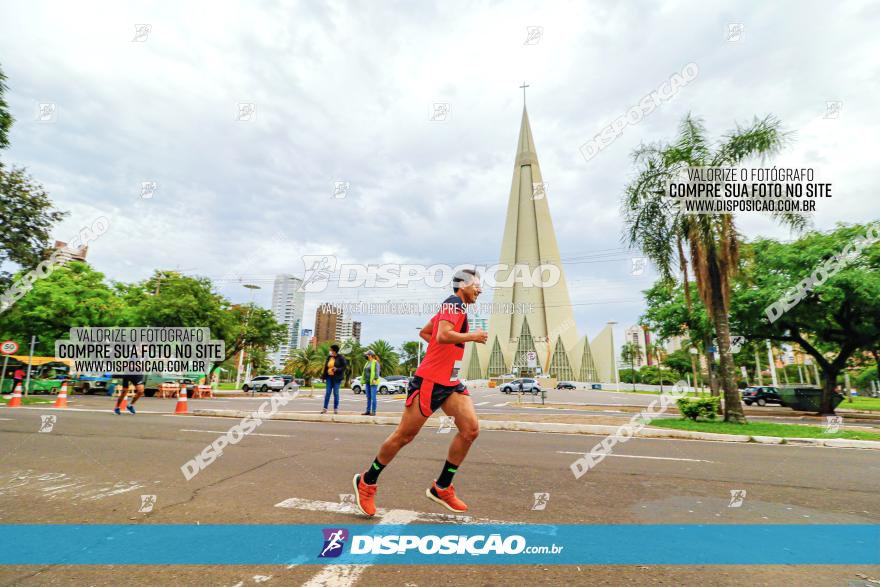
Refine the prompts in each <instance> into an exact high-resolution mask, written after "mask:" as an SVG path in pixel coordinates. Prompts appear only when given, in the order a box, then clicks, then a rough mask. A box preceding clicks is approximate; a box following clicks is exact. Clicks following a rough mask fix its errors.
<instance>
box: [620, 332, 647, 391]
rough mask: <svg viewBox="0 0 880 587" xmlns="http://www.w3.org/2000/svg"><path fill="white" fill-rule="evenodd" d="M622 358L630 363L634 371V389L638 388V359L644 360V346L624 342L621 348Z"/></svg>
mask: <svg viewBox="0 0 880 587" xmlns="http://www.w3.org/2000/svg"><path fill="white" fill-rule="evenodd" d="M620 358H621V359H623V362H624V363H629V365H630V369H631V370H632V372H633V378H632V384H633V391H635V390H636V365H635V363H636V361H639V362H641V361H642V347H640V346H639V345H637V344H634V343H631V342H627V343H624V344H623V346H622V347H621V348H620Z"/></svg>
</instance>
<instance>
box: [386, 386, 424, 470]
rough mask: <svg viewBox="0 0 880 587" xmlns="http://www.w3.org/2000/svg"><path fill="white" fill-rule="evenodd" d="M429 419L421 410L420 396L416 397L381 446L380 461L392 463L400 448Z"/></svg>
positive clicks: (416, 433)
mask: <svg viewBox="0 0 880 587" xmlns="http://www.w3.org/2000/svg"><path fill="white" fill-rule="evenodd" d="M427 421H428V419H427V418H426V417H425V416H424V415H422V412H421V411H420V410H419V402H418V398H415V399H414V400H413V403H412V404H410V405H409V406H407V407H406V408H404V410H403V417H402V418H401V419H400V423H399V424H398V425H397V429H396V430H395V431H394V432H392V433H391V436H389V437H388V438H387V439H385V442H383V443H382V446H381V447H379V454H378V455H377V457H376V458H377V459H378V460H379V462H380V463H382V465H383V466H385V465H387V464H388V463H390V462H391V461H392V460H393V459H394V457H395V456H397V453H398V452H400V449H402V448H403V447H404V446H406V445H407V444H409V443H410V442H412V440H413V439H414V438H415V437H416V436H417V435H418V433H419V431H420V430H421V429H422V426H424V424H425V422H427Z"/></svg>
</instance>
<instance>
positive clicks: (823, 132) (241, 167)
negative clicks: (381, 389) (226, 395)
mask: <svg viewBox="0 0 880 587" xmlns="http://www.w3.org/2000/svg"><path fill="white" fill-rule="evenodd" d="M136 24H147V25H149V31H148V33H147V32H142V33H140V34H139V33H136V27H135V25H136ZM731 25H737V26H735V27H734V32H733V33H731V29H730V27H731ZM738 25H741V28H739V26H738ZM878 25H880V5H878V4H877V3H876V2H874V3H869V2H839V3H833V4H829V3H820V2H780V3H772V4H771V3H766V2H757V1H756V2H736V3H733V2H727V3H714V2H713V3H706V2H697V1H693V2H638V3H637V2H629V3H620V2H612V1H607V2H557V3H534V2H472V1H471V2H449V1H446V2H437V3H428V2H419V3H414V2H371V3H367V4H365V3H342V2H329V3H325V2H308V1H301V2H279V3H276V2H260V3H254V2H248V3H240V4H233V3H227V2H224V3H217V2H203V3H189V2H187V3H180V2H126V3H120V2H112V3H111V2H105V3H99V2H90V3H88V4H87V5H83V4H76V3H57V2H39V1H30V2H26V3H25V2H19V3H16V4H15V7H14V8H13V7H12V5H10V4H7V5H6V8H5V10H4V15H3V18H2V19H0V66H2V68H3V70H4V71H5V73H6V75H7V77H8V82H7V83H8V85H9V91H8V93H7V101H8V102H9V104H10V108H11V110H12V113H13V115H14V116H15V118H16V124H15V126H14V127H13V131H12V135H11V141H12V146H11V148H10V149H9V150H8V151H7V152H6V153H5V154H4V155H3V156H4V159H5V160H6V161H7V162H10V163H15V164H19V165H24V166H26V167H27V168H28V169H29V170H30V172H31V174H32V175H33V176H34V177H35V179H37V180H38V181H40V182H41V183H43V184H44V185H45V186H46V188H47V189H48V191H49V193H50V194H51V196H52V198H53V199H54V201H55V202H56V203H57V206H58V207H59V208H61V209H63V210H67V211H69V212H70V215H69V217H68V218H67V219H66V220H65V221H64V222H63V223H62V224H61V225H60V226H59V227H58V229H57V231H56V234H55V236H56V238H58V239H60V240H69V239H70V238H71V237H72V236H73V235H74V234H76V232H77V230H78V229H79V228H80V227H82V226H84V225H88V224H91V223H92V222H93V220H94V219H95V218H97V217H99V216H106V217H107V218H108V219H109V220H110V229H109V230H108V231H107V233H106V234H104V235H103V236H102V237H101V238H100V240H98V241H96V242H94V243H93V244H92V246H91V248H90V251H89V260H90V261H91V263H92V264H93V265H94V266H95V267H96V268H97V269H98V270H100V271H102V272H104V273H105V274H106V275H107V276H108V277H109V278H111V279H115V280H123V281H132V280H139V279H143V278H146V277H147V276H149V274H151V273H152V271H153V270H154V269H156V268H161V269H178V270H180V271H183V272H185V273H187V274H191V275H204V276H208V277H211V278H212V279H214V281H215V283H216V286H217V288H218V290H219V291H220V292H222V293H223V294H224V295H226V296H228V297H229V298H230V299H232V300H233V301H246V300H247V299H248V296H249V293H248V290H246V289H245V288H243V287H242V284H243V283H256V284H260V285H262V286H263V289H262V290H259V291H258V292H257V295H256V300H257V301H258V302H259V303H261V304H263V305H266V306H268V304H269V300H270V294H271V281H272V278H273V276H274V275H275V274H277V273H281V272H286V273H293V274H298V275H301V274H302V273H303V262H302V256H303V255H315V254H331V255H335V256H336V257H337V258H338V259H339V262H340V263H387V262H405V263H423V264H427V265H432V264H435V263H450V264H457V263H466V262H476V263H492V262H495V261H496V260H497V258H498V254H499V249H500V246H501V231H502V228H503V223H504V215H505V208H506V204H507V197H508V193H509V190H510V181H511V174H512V172H513V155H514V151H515V148H516V139H517V132H518V125H519V121H520V114H521V111H522V91H521V90H520V89H519V86H520V85H521V84H522V83H523V81H526V82H527V83H528V84H530V88H529V89H528V106H529V115H530V118H531V123H532V130H533V132H534V136H535V142H536V145H537V149H538V157H539V160H540V163H541V168H542V171H543V175H544V179H545V181H546V182H547V184H548V189H547V192H548V200H549V205H550V209H551V212H552V214H553V218H554V222H555V226H556V231H557V236H558V241H559V248H560V252H561V255H562V258H563V260H564V261H565V269H566V272H567V276H568V280H569V285H570V290H571V296H572V302H573V303H574V305H575V306H574V309H575V316H576V319H577V321H578V327H579V331H580V332H581V333H584V332H585V331H586V332H587V333H588V334H589V335H590V337H593V336H595V335H596V333H597V332H598V330H599V329H600V328H601V327H602V325H603V324H604V323H605V322H606V321H608V320H616V321H618V322H619V323H620V330H621V331H622V329H623V328H625V327H626V326H628V325H630V324H632V323H634V322H635V321H636V320H637V318H638V316H639V314H640V313H641V312H642V310H643V304H642V302H641V294H640V290H642V289H645V288H647V287H648V286H649V285H650V284H651V283H652V281H653V279H654V277H655V274H654V272H653V271H652V270H651V269H650V268H649V269H648V270H647V271H646V272H645V273H644V274H642V275H640V276H633V275H631V267H632V261H631V257H633V256H638V253H637V252H630V251H628V250H627V249H626V248H625V247H624V245H623V244H622V242H621V221H620V214H619V199H620V195H621V191H622V188H623V186H624V185H625V184H626V182H627V180H628V178H630V177H632V174H633V167H632V165H631V163H630V159H629V154H630V153H631V151H632V150H633V148H635V147H636V146H637V145H638V144H639V143H641V142H651V141H656V140H663V139H668V138H670V137H671V136H672V135H673V134H674V133H675V130H676V126H677V124H678V122H679V121H680V120H681V118H682V116H683V115H684V114H685V113H687V112H688V111H691V112H693V113H694V114H696V115H698V116H700V117H702V118H703V119H704V120H705V122H706V124H707V126H708V128H709V130H710V132H711V133H712V135H713V136H715V137H719V136H721V135H722V134H723V133H724V132H726V131H727V130H729V129H731V128H733V127H734V126H735V124H736V123H738V122H739V123H745V122H748V121H750V120H751V119H752V117H754V116H756V115H757V116H764V115H766V114H774V115H776V116H778V117H779V118H780V119H781V120H782V121H783V123H784V125H785V127H786V128H787V129H788V130H790V131H793V132H794V135H793V136H794V139H795V140H794V142H793V144H792V145H791V146H790V148H788V149H787V150H786V152H785V153H784V154H783V155H782V156H780V157H779V158H778V159H777V160H776V161H774V163H776V164H778V165H791V166H796V167H814V168H815V169H816V173H817V175H818V176H820V177H822V178H826V179H827V181H829V182H831V183H832V184H833V195H834V199H833V204H831V203H830V202H825V203H824V204H825V205H823V203H821V202H820V204H819V208H818V213H817V215H816V217H815V225H816V226H817V227H818V228H829V227H832V226H833V225H834V224H835V223H836V222H856V221H866V220H870V219H875V218H876V217H877V212H876V210H877V204H876V201H877V193H876V186H877V179H878V172H877V169H878V166H877V163H876V161H875V159H876V155H875V154H876V150H877V142H878V141H877V137H878V136H880V124H878V121H880V114H878V111H877V104H878V103H880V100H878V71H880V68H878V60H880V46H878V45H880V42H878V39H880V36H878V35H877V32H876V31H877V30H878ZM530 27H542V28H541V29H540V30H539V32H538V33H533V34H532V36H531V37H530V36H529V32H528V31H529V28H530ZM737 31H738V32H737ZM872 39H873V40H872ZM688 63H695V64H697V66H698V68H699V74H698V76H697V78H696V79H694V80H693V81H692V82H691V83H690V84H688V85H687V86H685V87H683V88H681V89H680V90H679V91H678V92H677V93H676V94H675V96H674V97H673V98H672V99H671V100H669V101H667V102H664V103H662V104H661V105H660V106H659V107H658V108H657V109H656V110H655V111H653V112H652V113H651V114H650V115H648V116H646V117H645V118H644V119H642V120H641V121H640V122H639V123H638V124H634V125H631V126H628V127H627V128H626V129H625V131H624V132H623V134H622V135H621V136H620V137H618V138H617V140H616V141H615V142H614V143H612V144H611V145H610V146H608V147H607V148H605V149H604V150H602V151H601V152H600V153H599V154H598V155H596V156H595V157H594V158H592V159H590V160H589V161H587V160H585V159H584V157H582V156H581V154H580V152H579V147H580V146H581V145H583V144H584V143H585V142H586V141H588V140H589V139H590V138H591V137H593V135H595V134H596V133H598V132H600V131H601V129H602V128H603V127H605V126H607V125H608V124H609V123H610V122H611V121H612V120H614V119H616V118H617V117H619V116H621V115H623V114H625V113H626V110H627V109H628V108H629V107H630V106H633V105H635V104H637V103H638V102H639V100H640V99H641V98H642V97H643V96H645V95H646V94H648V93H650V92H652V91H654V90H656V89H657V87H658V86H659V85H660V84H661V83H663V82H664V81H665V80H667V79H669V77H670V75H672V74H673V73H675V72H678V71H681V70H682V68H683V67H684V66H685V65H686V64H688ZM829 101H832V102H837V103H839V113H837V114H832V115H829V110H828V106H827V102H829ZM41 103H42V104H53V105H54V113H53V114H52V115H51V116H50V120H49V121H40V120H38V116H37V112H38V109H39V104H41ZM435 103H445V104H448V105H449V113H448V115H447V116H446V120H444V121H431V120H430V119H431V113H432V109H433V104H435ZM239 104H253V105H254V107H255V114H254V115H253V116H251V117H250V119H249V120H238V115H239ZM148 181H153V182H156V183H157V185H158V188H157V190H156V191H155V193H154V194H153V196H152V197H151V198H142V197H141V189H142V184H143V182H148ZM338 181H343V182H348V184H349V186H350V187H349V189H348V192H347V194H346V197H345V198H334V197H332V196H333V192H334V185H335V182H338ZM740 228H741V230H742V231H743V232H744V233H745V234H746V235H747V236H754V235H757V234H763V235H772V236H776V237H780V238H787V237H788V236H789V235H788V234H787V233H786V232H785V231H783V230H780V229H778V228H776V227H774V226H773V225H772V224H770V223H769V222H767V221H766V220H764V219H761V218H751V217H744V218H743V219H742V222H741V223H740ZM444 296H445V291H436V290H434V291H429V290H424V289H422V290H417V289H394V290H375V289H374V290H359V291H356V292H354V293H352V292H350V291H346V292H343V291H328V292H327V293H326V294H324V295H318V294H315V295H310V296H309V298H308V300H307V302H308V303H307V306H306V318H305V325H306V326H311V325H312V324H313V321H314V309H315V306H316V305H317V304H318V303H320V302H323V301H338V300H343V299H346V300H350V301H353V300H356V299H360V300H377V301H380V300H386V299H395V300H417V301H434V300H438V301H439V300H440V299H442V298H443V297H444ZM487 297H488V296H487ZM487 301H489V300H488V299H487ZM356 318H357V317H356ZM362 319H363V321H364V335H363V338H364V339H365V340H366V341H372V340H375V339H377V338H385V339H388V340H390V341H392V342H394V343H400V342H401V341H403V340H404V339H411V338H413V335H414V333H415V331H414V330H413V329H414V328H415V327H416V326H418V325H419V324H420V323H422V322H423V318H422V317H412V316H404V317H399V316H372V317H362Z"/></svg>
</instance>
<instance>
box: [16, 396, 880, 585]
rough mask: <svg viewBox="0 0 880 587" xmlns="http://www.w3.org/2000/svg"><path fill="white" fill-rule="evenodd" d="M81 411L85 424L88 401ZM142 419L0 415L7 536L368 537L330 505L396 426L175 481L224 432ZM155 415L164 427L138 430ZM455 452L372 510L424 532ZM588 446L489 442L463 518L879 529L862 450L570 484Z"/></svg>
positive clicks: (826, 573)
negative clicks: (130, 532) (148, 504)
mask: <svg viewBox="0 0 880 587" xmlns="http://www.w3.org/2000/svg"><path fill="white" fill-rule="evenodd" d="M77 399H79V398H77ZM93 400H98V401H96V402H95V403H96V407H95V409H96V410H97V409H105V408H106V407H107V405H108V398H88V400H87V402H88V404H89V405H91V404H92V403H93ZM204 401H206V402H211V405H217V404H215V403H214V402H221V401H225V402H233V403H234V402H238V403H244V402H248V401H252V400H234V399H226V400H219V399H218V400H204ZM309 401H311V400H309ZM390 401H397V402H398V404H399V403H400V402H399V400H390ZM194 403H200V402H199V401H198V400H196V401H195V402H194ZM76 404H77V405H79V406H80V407H81V408H82V409H83V410H90V407H89V406H87V405H86V403H85V402H76ZM138 405H139V406H141V408H142V413H140V414H138V415H137V416H132V415H123V416H114V415H112V414H110V413H109V412H108V411H106V410H105V411H77V410H70V409H69V410H66V411H61V410H49V409H43V408H19V409H15V410H11V409H8V408H3V409H0V443H2V446H3V447H4V449H5V450H4V451H3V453H2V457H0V519H2V522H3V523H7V524H8V523H126V524H137V523H165V524H168V523H181V524H189V523H233V524H234V523H241V524H254V523H293V524H296V523H320V524H326V525H330V526H332V525H333V524H352V523H372V522H365V521H363V520H362V519H360V518H358V517H356V516H355V515H354V514H352V513H348V512H344V511H337V510H336V509H335V508H336V506H335V504H336V503H339V502H340V500H341V499H342V498H341V495H344V494H348V493H350V492H351V489H350V479H351V476H352V474H353V473H354V472H356V471H358V470H362V469H364V468H365V467H366V466H367V465H368V464H369V463H370V462H371V461H372V459H373V457H374V455H375V451H376V448H377V447H378V445H379V443H380V442H381V441H382V440H383V439H384V438H385V436H386V435H387V434H388V433H390V431H391V428H390V427H387V426H363V425H352V424H332V423H326V424H325V423H306V422H289V421H268V422H265V423H264V424H262V426H260V427H259V428H258V429H257V430H256V431H255V432H254V433H252V434H251V435H249V436H247V437H246V438H244V439H243V440H242V441H241V442H240V443H239V444H237V445H235V446H233V447H229V448H227V449H226V451H225V453H224V455H223V456H222V457H221V458H219V459H218V460H216V461H215V462H214V463H213V464H212V465H210V466H209V467H208V468H207V469H206V470H204V471H202V472H201V473H200V474H198V475H197V476H195V477H194V478H193V479H192V480H190V481H186V480H185V479H184V477H183V475H182V474H181V471H180V466H181V465H182V464H183V463H184V462H185V461H187V460H189V459H190V458H192V457H193V455H195V454H196V453H198V452H199V451H201V450H202V448H203V447H204V446H205V445H206V444H208V443H210V442H211V441H213V440H214V439H215V438H216V437H217V436H218V435H219V434H222V433H224V432H225V431H226V430H228V429H229V427H230V426H232V425H233V424H234V423H235V421H234V420H230V419H224V418H204V417H188V416H172V415H169V414H167V413H161V412H167V411H169V410H170V407H171V406H172V405H173V402H171V401H169V400H165V401H163V400H145V401H144V402H143V404H141V403H139V404H138ZM379 405H380V410H382V409H383V406H384V405H388V406H389V407H390V404H382V403H380V404H379ZM98 406H101V407H100V408H99V407H98ZM218 407H219V406H218ZM489 407H491V408H492V409H495V408H496V406H489ZM352 408H354V410H352V411H356V410H358V409H362V407H361V406H357V407H356V406H354V405H352ZM154 409H155V410H156V411H158V412H160V413H148V412H151V411H154ZM395 409H399V408H395ZM50 414H53V415H56V417H57V420H56V421H55V423H54V426H53V428H52V430H51V431H50V432H43V433H41V432H38V430H39V428H40V426H41V423H42V422H41V417H40V416H41V415H50ZM450 440H451V436H450V435H448V434H445V435H444V434H440V433H437V432H434V430H433V429H431V430H430V431H426V432H425V433H424V434H423V435H421V436H420V437H419V438H418V439H417V440H416V441H415V443H414V444H413V445H411V446H409V447H407V448H406V449H404V451H403V452H402V453H401V454H400V456H399V457H398V459H397V460H396V461H395V462H394V463H393V464H392V465H391V466H389V467H388V469H387V470H386V471H385V472H384V473H383V474H382V478H381V482H380V490H379V494H378V498H377V502H378V505H379V507H384V508H395V509H406V510H412V511H415V512H424V516H425V519H426V520H428V519H432V518H431V516H430V514H432V513H438V512H439V511H440V510H439V509H438V508H437V507H436V506H435V505H434V504H432V503H431V502H430V501H428V500H426V499H425V497H424V495H423V492H424V489H425V487H427V485H428V484H429V483H430V482H431V480H432V479H434V478H435V476H436V475H437V473H438V471H439V468H440V466H441V465H442V463H443V460H444V457H445V451H446V446H447V445H448V443H449V441H450ZM599 440H600V438H599V437H595V436H583V435H560V434H533V433H518V432H500V431H487V432H484V433H483V434H482V435H481V436H480V438H479V439H478V441H477V444H476V445H475V447H474V449H473V450H472V452H471V454H470V456H469V458H468V460H467V461H466V462H465V463H464V465H463V466H462V467H461V468H460V472H459V473H458V475H457V476H456V487H457V489H458V491H459V494H460V495H461V497H462V498H463V499H465V500H466V501H467V502H468V504H469V505H470V508H471V509H470V512H469V513H470V514H472V515H473V516H476V517H480V518H489V519H493V520H501V521H510V522H526V523H806V524H809V523H875V524H876V523H880V505H878V502H877V499H876V488H877V487H878V485H880V468H878V467H877V465H876V464H877V456H876V452H874V451H868V450H845V449H829V448H815V447H794V446H769V445H752V444H726V443H712V442H695V441H673V440H659V439H658V440H654V439H633V440H631V441H629V442H627V443H625V444H620V445H618V446H617V447H616V448H615V451H614V456H612V457H609V458H606V459H605V461H603V462H602V463H601V464H600V465H599V466H598V467H597V468H596V469H594V470H592V471H590V472H589V473H587V475H585V476H584V477H582V478H581V479H579V480H576V479H575V478H574V477H573V475H572V474H571V472H570V470H569V468H568V467H569V464H570V463H571V462H572V461H573V460H574V459H575V458H577V456H578V454H580V453H583V452H585V451H588V450H589V449H590V448H592V447H593V446H594V445H595V444H596V443H597V442H598V441H599ZM732 490H745V491H746V498H745V500H744V501H743V503H742V505H741V506H740V507H735V508H731V507H729V504H730V492H731V491H732ZM535 493H549V494H550V499H549V502H548V504H547V507H546V509H545V510H543V511H535V510H533V509H532V507H533V505H534V494H535ZM145 494H152V495H155V496H156V505H155V507H154V509H153V511H152V512H150V513H141V512H139V511H138V510H139V508H140V506H141V498H140V496H141V495H145ZM328 502H329V505H328ZM279 504H281V505H284V506H286V507H280V506H279ZM328 510H329V511H328ZM129 546H130V548H175V547H177V546H178V545H139V544H131V545H129ZM747 546H748V547H758V548H774V547H775V546H774V545H769V544H768V545H747ZM57 547H59V545H47V548H57ZM189 547H190V548H210V545H189ZM633 547H634V548H638V545H634V546H633ZM699 547H700V545H699V544H694V548H695V549H698V548H699ZM732 547H733V548H741V547H743V545H732ZM4 548H14V545H4ZM860 574H861V575H864V576H873V577H878V576H880V567H870V566H865V567H848V566H847V567H835V566H809V567H794V566H762V567H742V566H713V567H703V566H604V567H603V566H581V567H569V566H563V567H555V566H547V567H544V566H540V565H538V566H535V565H531V566H502V567H486V566H463V567H411V566H406V567H393V566H369V567H358V568H356V569H352V568H351V567H347V568H345V569H343V568H341V567H338V568H334V567H332V566H328V567H324V568H322V567H317V566H292V567H285V566H209V567H208V566H175V567H147V566H124V567H122V566H116V567H112V566H80V567H74V566H11V567H5V568H2V569H0V584H3V585H114V586H115V585H118V584H120V582H124V583H125V584H127V585H166V584H169V585H170V584H174V585H227V586H230V587H231V586H234V585H241V586H242V587H243V586H244V585H253V584H263V583H265V584H266V585H268V586H270V587H271V585H301V584H307V585H349V584H357V585H383V586H390V585H400V586H402V587H406V586H407V585H409V586H413V585H415V586H418V585H434V584H436V583H438V582H449V583H453V584H456V585H501V584H513V585H520V584H525V583H527V582H535V581H541V582H543V583H544V584H547V585H572V584H576V585H630V584H639V585H705V584H711V585H773V586H776V585H822V586H825V585H840V586H847V585H848V584H849V583H848V581H851V580H852V581H856V580H858V579H859V575H860ZM438 575H440V576H438Z"/></svg>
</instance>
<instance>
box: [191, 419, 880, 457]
mask: <svg viewBox="0 0 880 587" xmlns="http://www.w3.org/2000/svg"><path fill="white" fill-rule="evenodd" d="M251 413H252V412H246V411H243V410H203V409H198V410H193V411H192V415H193V416H216V417H224V418H244V417H246V416H248V415H250V414H251ZM268 419H269V420H289V421H295V422H334V423H340V424H342V423H346V424H379V425H392V426H393V425H395V424H397V423H398V422H400V418H397V417H394V416H353V415H336V414H307V413H299V412H279V413H277V414H274V415H272V416H271V417H269V418H268ZM439 426H440V422H439V421H438V420H428V421H427V422H425V427H427V428H439ZM480 429H481V430H504V431H509V432H548V433H551V434H553V433H555V434H594V435H598V436H605V435H610V434H615V433H617V431H618V430H619V429H620V426H607V425H602V424H562V423H556V422H517V421H513V420H480ZM635 436H638V437H640V438H670V439H679V440H710V441H715V442H756V443H759V444H776V445H781V444H785V445H793V446H824V447H828V448H864V449H874V450H880V442H878V441H872V440H849V439H846V438H829V439H827V440H826V439H822V438H780V437H775V436H748V435H745V434H715V433H712V432H692V431H690V430H670V429H666V428H649V427H645V428H642V429H641V430H640V431H639V432H638V434H636V435H635Z"/></svg>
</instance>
